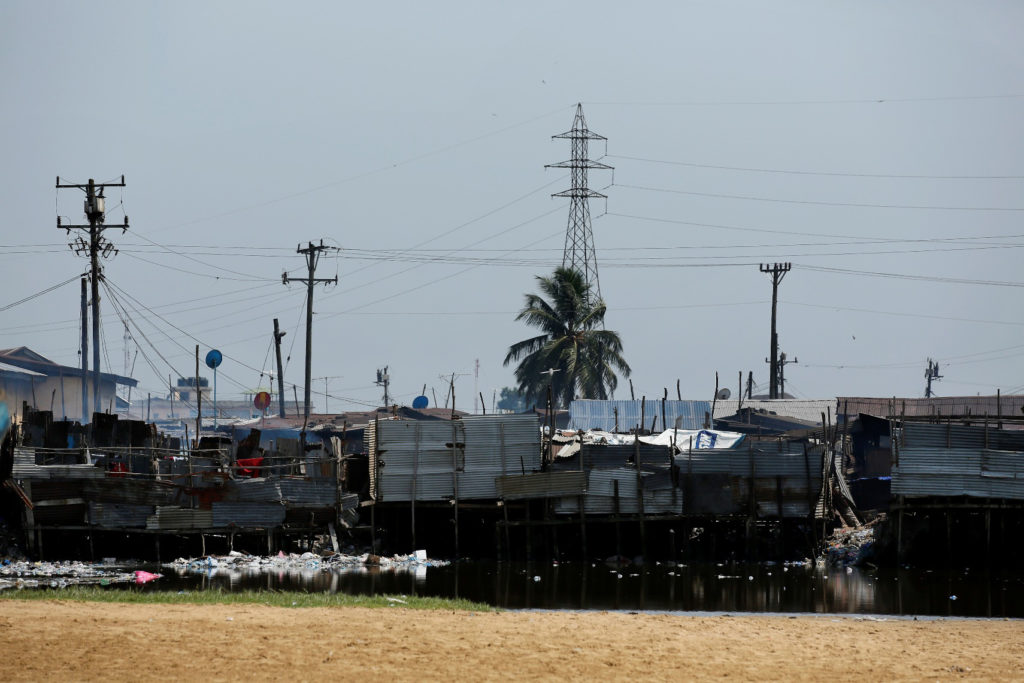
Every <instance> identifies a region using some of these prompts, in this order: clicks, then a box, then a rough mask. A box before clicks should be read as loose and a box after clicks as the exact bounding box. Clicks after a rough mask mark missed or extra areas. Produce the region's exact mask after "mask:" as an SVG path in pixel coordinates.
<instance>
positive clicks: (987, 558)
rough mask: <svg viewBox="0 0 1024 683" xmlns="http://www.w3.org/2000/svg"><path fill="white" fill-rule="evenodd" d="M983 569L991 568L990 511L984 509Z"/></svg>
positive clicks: (989, 509)
mask: <svg viewBox="0 0 1024 683" xmlns="http://www.w3.org/2000/svg"><path fill="white" fill-rule="evenodd" d="M985 567H987V568H989V569H991V567H992V509H991V508H986V509H985Z"/></svg>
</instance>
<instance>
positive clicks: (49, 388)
mask: <svg viewBox="0 0 1024 683" xmlns="http://www.w3.org/2000/svg"><path fill="white" fill-rule="evenodd" d="M119 386H125V387H135V386H138V382H137V381H135V380H134V379H132V378H131V377H122V376H121V375H115V374H111V373H107V372H101V373H100V405H99V406H95V407H93V406H91V405H90V411H89V412H90V415H89V419H91V417H92V416H91V413H93V412H100V413H105V412H116V411H117V410H118V402H119V399H118V397H117V388H118V387H119ZM86 390H87V392H88V400H89V402H90V404H91V402H92V373H91V372H90V373H89V374H88V375H87V376H86ZM0 400H2V401H3V402H4V403H5V404H6V405H7V410H8V411H10V414H11V417H12V418H13V419H15V420H18V419H20V416H21V413H22V404H23V403H28V404H29V406H31V407H33V408H35V409H36V410H52V411H53V416H54V418H55V419H62V418H65V417H67V418H70V419H72V420H81V419H82V368H80V367H72V366H70V365H60V364H59V363H54V362H53V361H52V360H50V359H48V358H45V357H44V356H41V355H39V354H38V353H36V352H35V351H33V350H32V349H30V348H28V347H26V346H19V347H17V348H14V349H3V350H0Z"/></svg>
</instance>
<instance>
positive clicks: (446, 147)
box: [135, 105, 574, 239]
mask: <svg viewBox="0 0 1024 683" xmlns="http://www.w3.org/2000/svg"><path fill="white" fill-rule="evenodd" d="M570 106H574V105H563V106H561V107H558V108H556V109H552V110H551V111H549V112H545V113H543V114H540V115H538V116H534V117H531V118H529V119H526V120H523V121H519V122H517V123H513V124H510V125H508V126H504V127H503V128H498V129H496V130H492V131H489V132H487V133H483V134H481V135H477V136H475V137H471V138H468V139H465V140H461V141H459V142H454V143H451V144H448V145H444V146H442V147H438V148H435V149H433V150H430V151H428V152H424V153H422V154H418V155H416V156H412V157H408V158H406V159H403V160H401V161H397V162H394V163H390V164H385V165H383V166H378V167H377V168H375V169H371V170H369V171H364V172H362V173H357V174H355V175H351V176H348V177H346V178H342V179H340V180H336V181H333V182H330V183H324V184H323V185H317V186H316V187H311V188H307V189H305V190H299V191H297V192H292V193H290V194H286V195H282V196H279V197H275V198H273V199H268V200H266V201H262V202H258V203H256V204H249V205H247V206H242V207H239V208H236V209H231V210H228V211H222V212H220V213H217V214H213V215H210V216H205V217H202V218H196V219H193V220H191V221H187V222H184V223H177V224H172V225H167V226H164V227H162V228H158V230H170V229H172V228H182V227H187V226H189V225H195V224H196V223H202V222H205V221H209V220H214V219H217V218H224V217H226V216H231V215H233V214H236V213H242V212H244V211H251V210H253V209H260V208H263V207H266V206H270V205H272V204H277V203H280V202H283V201H287V200H289V199H294V198H296V197H303V196H305V195H308V194H312V193H314V192H319V191H321V190H326V189H328V188H331V187H337V186H338V185H343V184H345V183H349V182H352V181H354V180H360V179H362V178H366V177H369V176H372V175H377V174H379V173H384V172H386V171H390V170H393V169H396V168H400V167H402V166H405V165H407V164H411V163H415V162H417V161H421V160H423V159H427V158H429V157H432V156H436V155H438V154H443V153H445V152H448V151H451V150H453V149H457V148H459V147H463V146H465V145H469V144H472V143H474V142H479V141H480V140H485V139H487V138H489V137H493V136H495V135H500V134H502V133H506V132H508V131H510V130H513V129H515V128H519V127H521V126H526V125H529V124H531V123H533V122H535V121H540V120H541V119H545V118H547V117H549V116H552V115H554V114H557V113H559V112H562V111H565V110H566V109H568V108H569V107H570ZM135 234H137V235H139V236H140V237H142V238H143V239H146V238H145V236H144V235H142V234H141V233H139V232H138V231H136V233H135Z"/></svg>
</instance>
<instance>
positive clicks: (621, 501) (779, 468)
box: [554, 439, 827, 519]
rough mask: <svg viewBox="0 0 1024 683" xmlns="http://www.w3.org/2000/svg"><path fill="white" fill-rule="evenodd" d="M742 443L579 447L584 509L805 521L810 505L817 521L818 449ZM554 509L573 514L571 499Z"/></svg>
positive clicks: (821, 464)
mask: <svg viewBox="0 0 1024 683" xmlns="http://www.w3.org/2000/svg"><path fill="white" fill-rule="evenodd" d="M744 443H745V446H742V447H739V448H712V449H690V448H688V447H687V446H686V445H682V446H680V447H678V448H673V447H671V446H668V447H665V446H656V445H651V444H644V443H641V444H639V445H637V444H634V445H602V444H584V445H583V447H582V450H581V452H580V453H581V456H582V459H583V470H584V472H585V473H586V477H587V489H586V492H585V495H584V496H583V497H582V499H583V505H584V513H585V514H587V515H610V514H645V515H664V514H670V515H672V514H674V515H689V516H710V517H724V516H732V515H753V516H755V517H758V518H776V519H785V518H799V519H806V518H808V517H809V516H811V512H812V510H813V513H814V516H815V517H817V518H819V519H820V518H821V517H822V516H823V515H824V507H823V501H822V495H821V493H822V479H823V473H824V472H825V470H826V464H827V463H826V461H825V460H824V452H825V449H824V447H822V446H812V447H810V448H808V447H807V445H806V444H801V443H795V442H789V441H785V440H781V439H779V440H773V441H760V442H758V441H753V440H747V441H745V442H744ZM637 456H639V462H640V467H639V468H637V467H636V465H635V464H634V463H635V462H636V461H637ZM554 467H555V468H558V469H570V470H571V469H573V468H578V467H579V462H578V459H577V458H573V459H572V461H569V462H562V463H556V464H555V465H554ZM555 512H556V513H558V514H579V498H575V497H570V496H564V497H562V498H560V499H558V500H556V501H555Z"/></svg>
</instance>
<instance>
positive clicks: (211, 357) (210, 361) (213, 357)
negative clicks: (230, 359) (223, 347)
mask: <svg viewBox="0 0 1024 683" xmlns="http://www.w3.org/2000/svg"><path fill="white" fill-rule="evenodd" d="M223 360H224V355H223V354H222V353H221V352H220V351H218V350H217V349H211V350H210V352H209V353H208V354H206V365H207V367H209V368H210V369H212V370H216V369H217V366H218V365H220V364H221V362H222V361H223Z"/></svg>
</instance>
